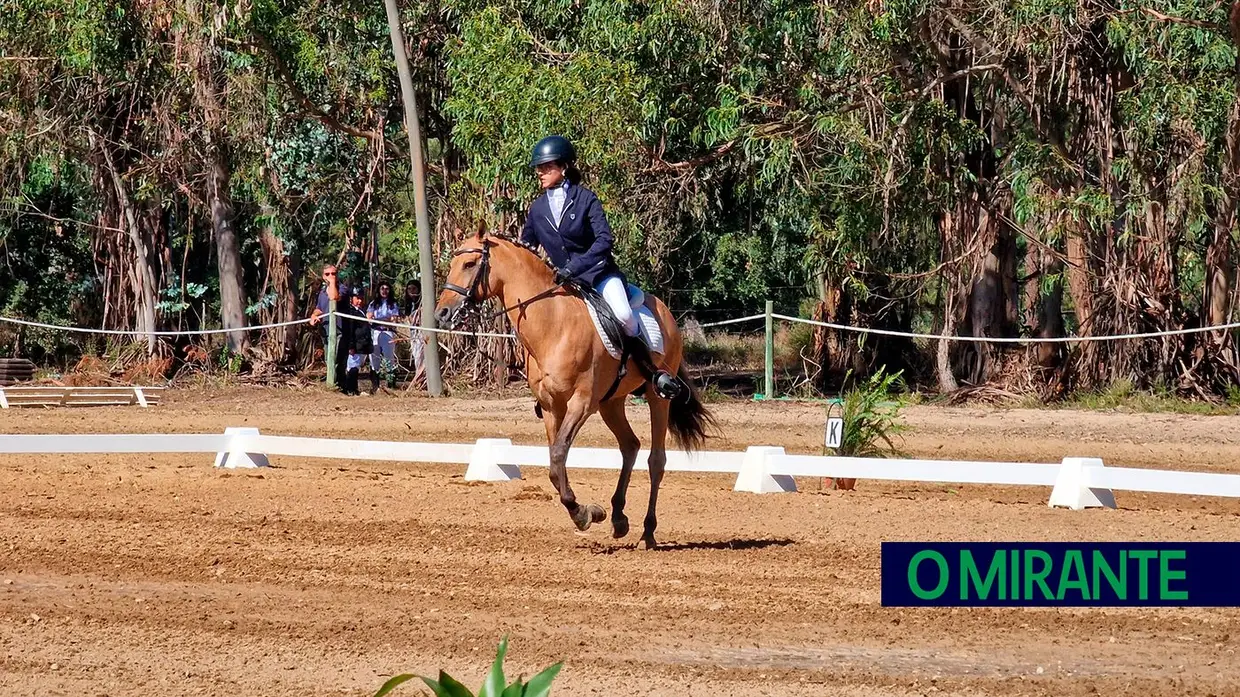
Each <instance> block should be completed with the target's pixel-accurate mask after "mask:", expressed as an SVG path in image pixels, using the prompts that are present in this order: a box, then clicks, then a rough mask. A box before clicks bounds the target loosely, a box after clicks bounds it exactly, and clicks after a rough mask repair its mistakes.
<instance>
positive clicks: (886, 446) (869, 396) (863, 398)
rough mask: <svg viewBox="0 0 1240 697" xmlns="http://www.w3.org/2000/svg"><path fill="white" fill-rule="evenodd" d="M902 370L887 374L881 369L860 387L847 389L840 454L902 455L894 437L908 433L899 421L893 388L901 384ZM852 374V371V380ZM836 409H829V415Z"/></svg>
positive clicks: (898, 405) (860, 455) (842, 400)
mask: <svg viewBox="0 0 1240 697" xmlns="http://www.w3.org/2000/svg"><path fill="white" fill-rule="evenodd" d="M902 372H903V371H897V372H895V373H890V374H888V373H887V372H886V370H885V369H879V370H878V371H876V372H875V373H874V374H873V375H871V376H870V377H868V378H866V379H865V380H863V381H860V382H859V384H855V385H852V386H850V387H848V388H846V389H845V390H844V392H843V394H841V395H840V399H841V406H840V407H839V408H840V410H841V412H842V414H841V415H842V416H843V418H844V434H843V439H842V440H841V442H840V447H839V449H838V452H839V454H840V455H845V456H851V457H887V456H896V457H899V456H901V455H902V453H901V452H900V450H899V448H897V447H896V445H895V443H893V442H892V437H893V436H896V435H898V434H899V433H901V432H903V431H904V430H905V426H904V424H901V423H900V422H899V415H900V409H901V408H902V405H901V403H900V402H899V401H893V395H892V387H893V386H897V385H899V384H900V376H901V374H902ZM851 376H852V371H849V377H851ZM832 409H833V407H831V406H828V407H827V413H828V416H830V415H831V413H832Z"/></svg>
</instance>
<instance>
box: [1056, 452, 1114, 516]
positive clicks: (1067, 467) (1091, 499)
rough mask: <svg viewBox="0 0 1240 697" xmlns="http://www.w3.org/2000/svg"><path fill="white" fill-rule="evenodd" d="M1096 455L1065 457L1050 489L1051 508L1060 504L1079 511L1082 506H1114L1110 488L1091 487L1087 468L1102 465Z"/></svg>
mask: <svg viewBox="0 0 1240 697" xmlns="http://www.w3.org/2000/svg"><path fill="white" fill-rule="evenodd" d="M1103 466H1104V465H1103V464H1102V460H1100V459H1098V458H1096V457H1065V458H1064V459H1063V464H1062V465H1060V466H1059V475H1058V476H1057V477H1056V478H1055V488H1054V489H1052V490H1051V500H1050V503H1049V504H1048V505H1049V506H1050V507H1051V508H1054V507H1056V506H1060V507H1063V508H1070V509H1072V510H1074V511H1079V510H1081V509H1083V508H1115V494H1114V493H1112V492H1111V490H1110V489H1091V488H1090V487H1089V486H1088V482H1089V477H1088V470H1090V469H1093V468H1096V467H1103Z"/></svg>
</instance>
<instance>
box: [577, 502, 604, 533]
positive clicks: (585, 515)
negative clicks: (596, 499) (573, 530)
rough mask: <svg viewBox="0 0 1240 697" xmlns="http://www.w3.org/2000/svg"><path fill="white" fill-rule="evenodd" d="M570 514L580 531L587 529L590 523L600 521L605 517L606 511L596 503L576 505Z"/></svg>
mask: <svg viewBox="0 0 1240 697" xmlns="http://www.w3.org/2000/svg"><path fill="white" fill-rule="evenodd" d="M572 515H573V522H574V523H576V525H577V529H578V530H580V531H582V532H585V531H586V530H589V529H590V526H591V525H593V524H595V523H601V522H603V521H604V520H606V519H607V511H605V510H603V507H602V506H600V505H598V504H597V503H591V504H588V505H585V506H578V507H577V510H576V511H575V512H574V513H573V514H572Z"/></svg>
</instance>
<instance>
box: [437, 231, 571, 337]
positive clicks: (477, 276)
mask: <svg viewBox="0 0 1240 697" xmlns="http://www.w3.org/2000/svg"><path fill="white" fill-rule="evenodd" d="M462 254H477V255H479V256H480V257H481V258H480V259H479V260H478V266H477V267H475V268H474V277H473V279H472V280H470V282H469V287H467V288H466V287H462V286H458V285H456V284H455V283H444V284H443V287H444V289H445V290H450V291H452V292H454V293H456V294H458V295H460V296H462V297H463V298H465V300H464V301H463V302H462V303H461V305H460V306H459V307H458V309H457V312H454V313H452V321H453V323H455V320H456V319H457V315H458V314H459V312H460V311H461V310H464V311H465V313H466V314H471V315H474V316H476V317H477V318H478V319H480V320H483V321H485V320H489V319H494V318H496V317H499V316H500V315H504V314H507V313H508V312H510V311H512V310H517V309H520V308H523V307H525V306H526V305H529V304H530V303H532V302H534V301H535V300H540V299H542V298H545V297H547V296H548V295H551V294H552V293H554V292H555V291H557V290H559V289H560V288H561V287H563V286H564V284H563V283H557V284H555V285H554V286H551V287H550V288H548V289H547V290H544V291H543V292H541V293H538V294H537V295H534V296H533V297H530V298H527V299H525V300H522V301H521V302H519V303H517V304H516V305H512V306H511V307H506V308H504V309H502V310H499V311H498V312H494V313H491V314H490V315H488V316H486V317H482V316H481V309H482V302H483V299H482V297H481V289H482V285H483V284H484V283H487V284H489V280H488V279H489V278H490V275H491V248H490V247H489V246H487V245H486V244H485V243H484V244H483V245H482V249H478V248H476V247H465V248H462V249H458V250H456V251H455V252H453V253H452V256H454V257H457V256H460V255H462Z"/></svg>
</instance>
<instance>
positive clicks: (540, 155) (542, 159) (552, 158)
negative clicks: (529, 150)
mask: <svg viewBox="0 0 1240 697" xmlns="http://www.w3.org/2000/svg"><path fill="white" fill-rule="evenodd" d="M576 159H577V151H576V150H574V149H573V144H572V143H570V142H568V138H565V137H564V136H547V137H546V138H543V139H542V140H540V141H538V142H537V143H535V144H534V153H533V154H532V155H530V167H537V166H538V165H541V164H545V163H547V162H556V161H560V162H572V161H573V160H576Z"/></svg>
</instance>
